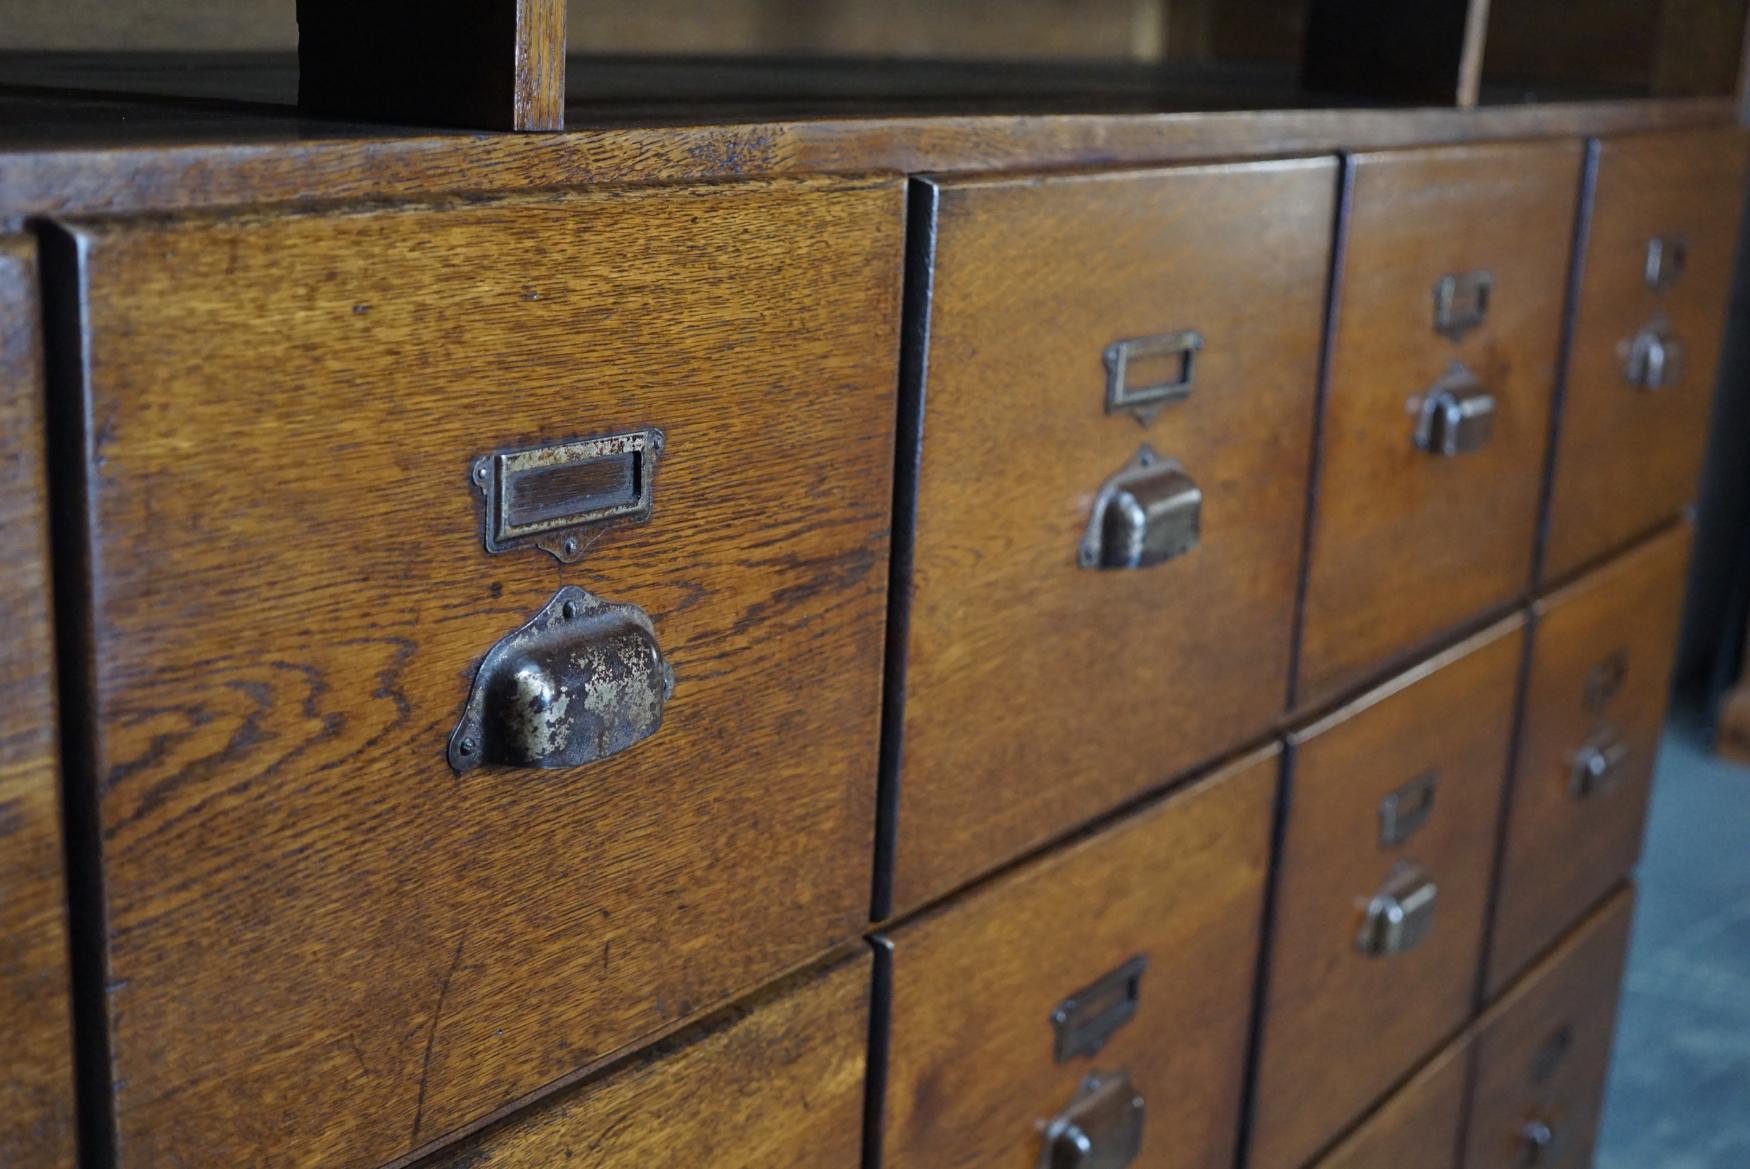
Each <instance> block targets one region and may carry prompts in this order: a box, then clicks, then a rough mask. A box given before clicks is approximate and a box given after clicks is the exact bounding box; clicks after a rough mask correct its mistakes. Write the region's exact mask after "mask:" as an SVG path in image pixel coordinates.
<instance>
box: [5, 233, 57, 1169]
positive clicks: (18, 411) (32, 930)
mask: <svg viewBox="0 0 1750 1169" xmlns="http://www.w3.org/2000/svg"><path fill="white" fill-rule="evenodd" d="M43 479H44V477H43V387H42V334H41V321H40V314H39V312H38V307H37V261H36V247H35V244H34V243H33V241H32V240H31V239H30V238H29V237H27V236H0V566H3V568H0V620H3V621H4V624H5V628H6V636H5V638H4V639H0V939H4V944H3V945H0V1019H3V1020H5V1031H6V1038H5V1044H4V1046H5V1050H6V1056H5V1058H4V1060H0V1164H4V1165H7V1166H9V1167H10V1169H71V1167H72V1165H73V1163H74V1158H75V1150H74V1139H73V1032H72V1011H71V1007H70V1004H69V998H68V993H69V986H70V981H69V974H68V968H67V892H66V884H65V880H64V877H63V872H62V845H61V791H60V737H59V736H60V728H59V724H58V722H57V712H56V697H55V647H54V638H53V619H52V614H51V611H50V610H51V602H50V585H51V582H50V578H49V555H48V502H47V496H46V493H45V488H44V481H43Z"/></svg>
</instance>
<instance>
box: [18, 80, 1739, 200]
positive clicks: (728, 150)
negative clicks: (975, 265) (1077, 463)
mask: <svg viewBox="0 0 1750 1169" xmlns="http://www.w3.org/2000/svg"><path fill="white" fill-rule="evenodd" d="M1277 100H1278V101H1279V100H1280V99H1277ZM0 110H4V111H5V112H6V113H7V115H8V116H6V117H0V218H9V217H12V218H16V217H23V216H27V215H74V214H104V213H115V212H125V211H137V210H144V209H159V210H179V209H180V210H188V209H200V208H214V207H227V206H234V205H240V204H249V205H257V204H261V203H322V202H329V201H342V200H363V199H382V198H391V197H407V196H411V195H418V196H434V195H452V194H489V193H502V192H507V191H518V190H528V189H542V188H549V187H559V186H581V185H585V184H606V183H621V182H691V181H700V180H706V179H718V178H734V177H760V176H774V175H789V174H808V173H829V174H864V173H870V172H875V171H893V172H905V173H912V174H920V173H930V172H943V171H970V170H981V169H989V170H1015V169H1026V168H1034V169H1036V168H1044V167H1069V166H1090V165H1096V164H1097V165H1106V166H1113V165H1142V164H1150V163H1165V162H1183V161H1197V160H1202V159H1208V158H1212V157H1260V156H1262V157H1278V156H1282V155H1291V154H1320V153H1328V152H1330V151H1333V150H1337V149H1350V150H1384V149H1392V148H1397V147H1405V146H1418V145H1429V144H1437V143H1460V142H1477V141H1488V140H1491V139H1506V138H1527V137H1545V136H1548V137H1580V136H1584V135H1588V134H1612V133H1625V132H1629V131H1645V130H1658V129H1663V128H1682V127H1693V126H1698V125H1701V126H1706V125H1714V126H1718V125H1723V124H1727V123H1730V122H1733V121H1734V120H1735V119H1736V117H1737V104H1736V103H1735V102H1734V101H1731V100H1728V99H1724V98H1701V99H1693V100H1687V101H1685V100H1670V101H1656V102H1650V101H1619V102H1569V103H1561V102H1552V103H1547V104H1540V105H1523V106H1500V107H1490V108H1486V109H1478V110H1456V109H1412V110H1399V109H1280V108H1268V109H1257V108H1254V109H1235V110H1226V111H1208V112H1204V111H1199V112H1177V113H1175V112H1164V113H1153V112H1130V113H1098V112H1089V113H1076V114H1050V113H1033V114H1016V113H1012V112H1004V113H998V114H986V115H961V116H952V115H944V114H942V113H940V112H939V111H935V112H921V113H920V112H914V113H911V114H907V113H906V112H905V111H904V109H903V107H901V108H900V109H898V110H895V111H893V112H890V113H888V114H886V115H883V116H878V115H876V114H875V113H873V112H870V113H869V114H867V115H866V116H859V117H855V118H822V117H821V116H820V115H819V113H818V110H805V109H797V110H792V111H790V112H789V113H788V115H786V116H778V115H775V114H772V113H769V112H768V113H754V114H747V113H744V114H742V115H740V116H732V115H725V114H724V112H723V111H722V110H721V108H713V107H711V106H710V105H708V104H705V105H701V106H698V107H691V108H689V107H682V108H678V109H671V110H669V111H668V112H667V115H666V119H665V121H666V122H667V124H666V125H652V124H650V117H649V115H648V114H646V115H644V116H643V117H642V118H635V117H629V116H622V117H621V118H619V119H614V118H612V117H606V116H602V115H599V114H598V115H596V116H593V117H590V118H588V119H583V118H578V117H573V118H572V119H571V126H572V128H573V129H574V130H578V129H582V130H583V131H584V132H581V133H568V134H555V135H532V134H531V135H490V136H483V135H464V134H432V133H413V132H393V133H392V132H388V131H383V130H381V129H377V130H373V131H372V132H370V133H368V134H367V133H362V132H361V129H360V127H357V126H341V125H335V124H322V123H309V122H306V121H300V120H294V119H290V118H285V117H268V116H262V115H261V114H260V113H259V112H258V111H253V110H252V111H246V112H239V113H231V112H215V111H213V110H212V109H211V108H210V107H200V108H193V109H191V108H188V107H183V106H174V105H173V106H169V107H164V106H155V105H149V104H142V103H138V102H134V103H124V102H116V101H109V102H102V101H92V100H89V99H82V100H70V99H66V98H61V99H56V100H49V99H44V98H33V97H28V96H19V97H13V98H4V97H0ZM124 146H125V147H129V149H125V150H120V149H117V148H118V147H124Z"/></svg>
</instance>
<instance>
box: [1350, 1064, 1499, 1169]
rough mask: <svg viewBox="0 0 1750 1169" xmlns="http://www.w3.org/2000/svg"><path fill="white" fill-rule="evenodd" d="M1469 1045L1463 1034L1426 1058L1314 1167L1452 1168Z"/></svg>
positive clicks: (1461, 1119) (1460, 1126)
mask: <svg viewBox="0 0 1750 1169" xmlns="http://www.w3.org/2000/svg"><path fill="white" fill-rule="evenodd" d="M1470 1047H1471V1044H1470V1038H1469V1036H1465V1037H1462V1038H1460V1039H1458V1040H1455V1041H1454V1042H1453V1043H1452V1044H1451V1045H1449V1046H1448V1047H1446V1048H1445V1049H1444V1050H1443V1051H1441V1053H1440V1054H1439V1055H1437V1056H1435V1057H1434V1058H1433V1059H1431V1060H1429V1061H1428V1064H1427V1066H1426V1067H1424V1068H1422V1070H1421V1071H1419V1072H1417V1073H1416V1074H1415V1075H1414V1076H1413V1077H1411V1079H1410V1081H1409V1082H1408V1083H1406V1084H1405V1085H1404V1086H1403V1087H1401V1088H1399V1089H1398V1090H1397V1091H1396V1092H1394V1093H1392V1097H1391V1099H1389V1100H1387V1101H1386V1102H1385V1103H1384V1104H1382V1105H1381V1106H1380V1107H1379V1109H1378V1110H1377V1111H1376V1112H1374V1114H1373V1115H1372V1116H1370V1117H1368V1118H1367V1119H1366V1120H1365V1121H1363V1122H1362V1124H1361V1127H1360V1128H1357V1129H1356V1130H1355V1131H1354V1132H1353V1133H1351V1134H1349V1136H1347V1137H1345V1138H1344V1140H1343V1143H1342V1144H1340V1145H1338V1146H1337V1147H1336V1148H1335V1149H1333V1150H1332V1151H1331V1152H1330V1154H1329V1155H1327V1156H1325V1157H1324V1158H1322V1159H1320V1161H1319V1163H1318V1169H1407V1167H1409V1166H1414V1167H1415V1169H1456V1167H1457V1165H1458V1155H1459V1148H1458V1141H1459V1135H1460V1132H1461V1131H1462V1129H1463V1127H1464V1121H1465V1111H1464V1105H1465V1088H1466V1081H1467V1080H1468V1078H1469V1075H1470V1064H1471V1060H1470Z"/></svg>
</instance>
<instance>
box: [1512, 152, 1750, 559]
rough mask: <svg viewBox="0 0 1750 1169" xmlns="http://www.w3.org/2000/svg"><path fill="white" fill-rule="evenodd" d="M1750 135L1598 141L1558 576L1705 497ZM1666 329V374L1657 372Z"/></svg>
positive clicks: (1555, 497) (1557, 528)
mask: <svg viewBox="0 0 1750 1169" xmlns="http://www.w3.org/2000/svg"><path fill="white" fill-rule="evenodd" d="M1745 146H1746V140H1745V136H1744V134H1743V133H1742V132H1741V131H1738V130H1730V131H1710V132H1706V133H1689V134H1665V135H1657V136H1646V137H1640V136H1637V137H1632V138H1621V139H1612V140H1607V141H1605V142H1603V143H1601V144H1600V145H1599V147H1598V161H1597V166H1598V170H1597V177H1596V179H1595V186H1594V188H1593V199H1592V214H1591V220H1590V223H1589V225H1588V228H1587V232H1586V252H1585V259H1584V267H1583V268H1582V269H1581V280H1580V293H1579V302H1578V306H1577V308H1576V312H1575V317H1574V335H1573V341H1572V345H1571V353H1570V356H1569V358H1568V362H1569V365H1568V377H1567V388H1566V390H1565V391H1564V393H1563V397H1562V410H1561V425H1560V431H1559V433H1558V434H1557V437H1556V459H1555V471H1554V479H1553V482H1552V483H1551V486H1550V520H1549V543H1548V551H1547V553H1546V555H1545V561H1544V572H1543V575H1544V577H1545V578H1546V579H1557V578H1560V577H1562V576H1565V575H1567V574H1570V573H1572V572H1574V571H1576V570H1578V569H1579V568H1581V567H1582V566H1584V565H1586V564H1588V563H1590V562H1591V561H1593V560H1596V559H1598V558H1599V557H1602V556H1604V555H1607V554H1608V553H1610V552H1612V551H1614V550H1616V549H1618V548H1620V547H1622V546H1623V545H1625V544H1627V543H1629V542H1630V541H1632V540H1633V539H1634V538H1635V537H1637V536H1639V535H1641V534H1643V533H1645V532H1648V531H1651V530H1652V529H1653V528H1655V527H1657V526H1659V525H1660V524H1662V523H1664V522H1665V521H1666V520H1668V519H1670V518H1671V517H1672V516H1674V515H1676V514H1677V512H1678V511H1679V510H1681V509H1682V508H1683V507H1684V505H1686V504H1687V503H1689V502H1690V501H1691V500H1692V499H1694V498H1695V491H1696V481H1697V478H1698V477H1699V476H1700V474H1701V461H1702V453H1703V450H1704V448H1705V446H1706V443H1707V428H1708V418H1709V415H1710V413H1711V411H1712V404H1713V388H1714V371H1715V368H1716V367H1717V366H1718V364H1719V359H1720V346H1721V343H1722V341H1723V338H1724V335H1725V326H1726V310H1727V300H1728V298H1729V296H1730V293H1731V287H1732V267H1733V261H1734V258H1735V257H1736V254H1737V246H1736V244H1737V238H1738V217H1739V209H1740V207H1741V206H1742V204H1743V200H1744V172H1745ZM1655 246H1656V247H1657V248H1658V249H1659V251H1658V254H1657V257H1656V258H1655V256H1654V255H1653V254H1652V249H1653V248H1654V247H1655ZM1655 338H1656V339H1657V340H1658V344H1659V345H1660V346H1663V347H1664V351H1665V353H1666V364H1665V366H1664V368H1665V370H1666V372H1665V374H1664V375H1663V376H1662V377H1660V378H1649V377H1648V376H1647V369H1648V366H1647V364H1646V355H1647V354H1648V353H1649V352H1657V350H1651V351H1650V350H1649V349H1648V348H1647V346H1648V344H1649V342H1650V341H1651V340H1652V339H1655Z"/></svg>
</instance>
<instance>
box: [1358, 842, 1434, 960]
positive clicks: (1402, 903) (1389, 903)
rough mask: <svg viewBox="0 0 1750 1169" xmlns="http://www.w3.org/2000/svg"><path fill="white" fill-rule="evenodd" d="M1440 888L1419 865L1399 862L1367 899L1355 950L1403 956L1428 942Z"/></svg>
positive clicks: (1382, 956)
mask: <svg viewBox="0 0 1750 1169" xmlns="http://www.w3.org/2000/svg"><path fill="white" fill-rule="evenodd" d="M1439 893H1440V888H1439V886H1437V885H1436V884H1435V883H1434V878H1432V877H1430V876H1429V875H1428V874H1427V872H1425V871H1424V870H1423V869H1422V867H1421V866H1420V865H1417V864H1414V863H1409V862H1400V863H1398V864H1397V865H1395V866H1393V868H1392V871H1391V873H1390V875H1389V876H1387V877H1386V881H1385V884H1384V885H1382V886H1381V887H1380V889H1379V892H1377V893H1375V894H1374V895H1373V896H1372V897H1371V898H1369V899H1368V902H1367V908H1366V910H1365V912H1364V913H1363V915H1362V921H1361V930H1360V932H1359V933H1357V934H1356V936H1355V948H1356V949H1357V950H1359V951H1361V952H1362V953H1363V954H1366V955H1368V956H1369V957H1374V958H1388V957H1390V956H1391V955H1393V954H1405V953H1408V952H1409V951H1411V950H1414V949H1415V948H1416V947H1417V946H1419V945H1421V944H1422V943H1423V942H1424V941H1426V940H1427V939H1428V934H1429V932H1430V931H1432V930H1433V928H1434V902H1435V898H1436V897H1438V896H1439Z"/></svg>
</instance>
